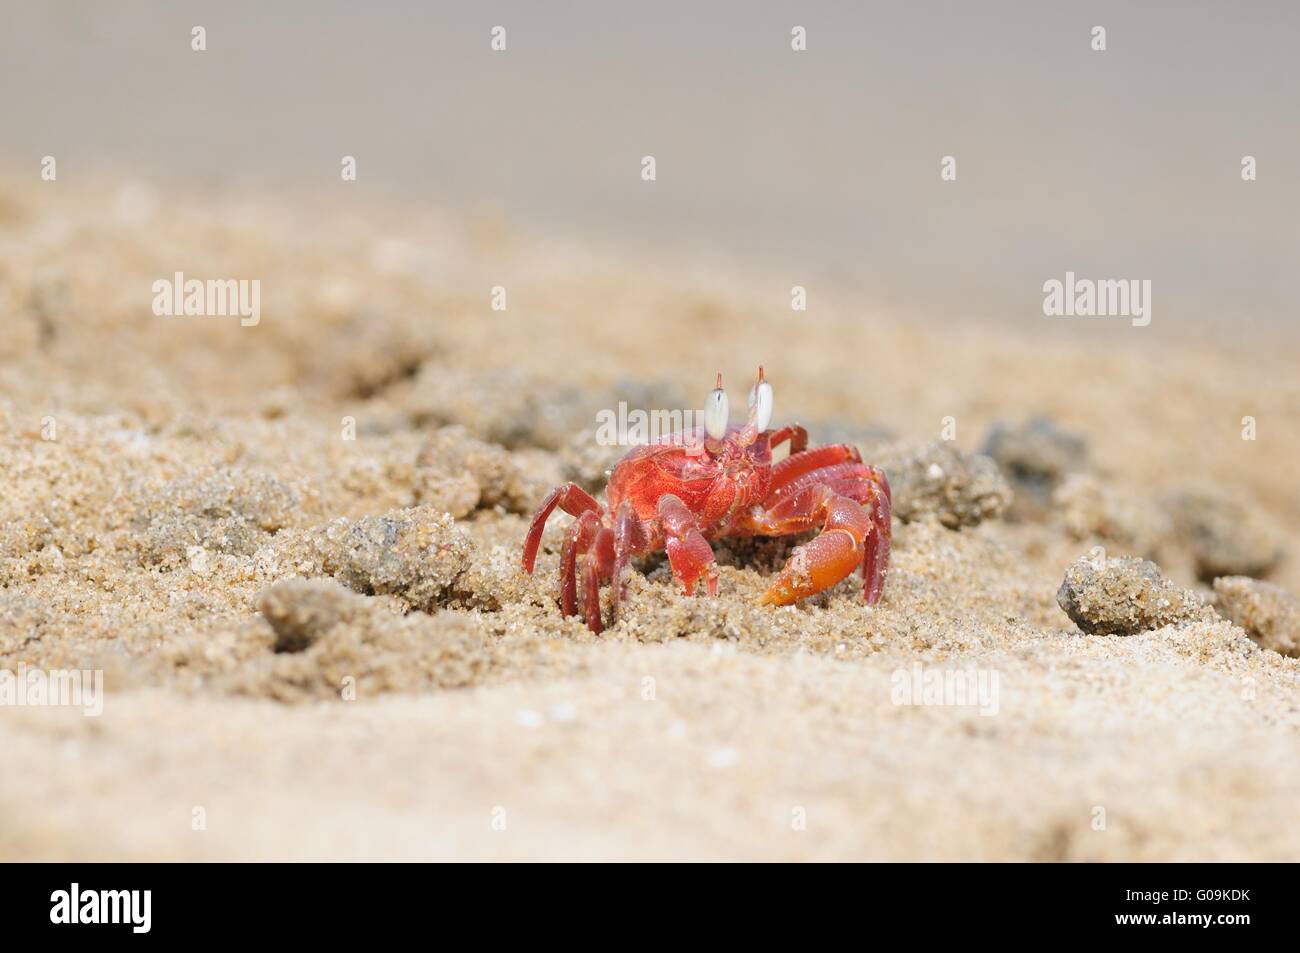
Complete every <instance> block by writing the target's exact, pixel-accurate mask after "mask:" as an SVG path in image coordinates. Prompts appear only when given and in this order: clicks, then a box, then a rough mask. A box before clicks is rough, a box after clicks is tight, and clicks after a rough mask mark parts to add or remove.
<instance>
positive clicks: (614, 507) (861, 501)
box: [523, 367, 890, 632]
mask: <svg viewBox="0 0 1300 953" xmlns="http://www.w3.org/2000/svg"><path fill="white" fill-rule="evenodd" d="M771 418H772V385H771V384H770V383H768V382H767V381H766V380H765V379H764V377H763V368H761V367H760V368H759V369H758V382H757V383H756V384H755V385H754V388H753V390H752V391H751V392H750V397H749V422H748V423H746V424H745V425H744V426H743V427H735V426H728V424H727V394H726V392H725V391H724V390H723V389H722V375H721V374H719V375H718V385H717V388H716V389H715V390H714V391H713V392H712V393H711V394H710V395H709V400H708V404H707V406H706V409H705V412H704V426H703V427H695V428H692V429H690V430H684V431H682V432H679V433H675V434H672V435H671V436H668V437H664V438H662V439H660V440H658V441H657V442H654V443H650V444H646V445H644V446H639V447H636V448H635V449H633V450H632V451H631V452H629V453H628V455H627V456H625V457H624V458H623V459H622V460H621V461H619V463H618V465H617V466H616V467H614V470H613V472H612V474H611V475H610V479H609V485H608V486H607V487H606V489H605V496H606V498H607V500H608V502H609V511H608V513H607V512H606V511H605V510H603V509H602V508H601V505H600V504H599V503H598V502H596V500H595V499H594V498H593V497H592V496H591V495H590V494H589V493H587V492H586V491H585V490H583V489H582V488H581V487H579V486H578V485H577V484H574V483H566V484H564V485H563V486H557V487H556V488H555V489H554V490H552V491H551V492H550V494H549V495H548V496H547V497H546V500H545V501H544V502H543V503H542V505H541V508H540V509H538V511H537V515H536V516H534V517H533V522H532V525H531V526H530V527H529V529H528V536H527V538H526V539H525V540H524V557H523V568H524V571H525V572H528V573H531V572H532V571H533V566H534V564H535V562H536V560H537V548H538V546H539V545H540V544H541V540H542V530H543V529H545V527H546V520H547V518H548V517H549V516H550V515H551V513H552V512H554V510H555V508H556V507H557V506H558V507H559V508H560V509H562V510H563V511H564V512H566V513H568V514H569V515H571V516H574V517H577V519H576V520H575V521H574V522H573V524H572V525H571V526H570V527H569V531H568V535H567V536H566V537H565V539H564V546H563V548H562V549H561V551H560V611H561V612H562V613H563V614H564V615H566V616H568V615H573V614H574V613H576V612H577V611H578V566H577V563H578V557H579V556H581V557H582V602H583V616H584V618H585V619H586V622H587V625H588V627H589V628H590V629H591V630H592V631H593V632H600V631H601V629H603V628H604V624H603V622H602V620H601V610H600V583H601V581H602V580H605V579H610V580H612V588H613V602H614V617H615V619H617V617H618V604H619V599H620V597H621V595H622V591H621V590H622V586H621V582H620V581H621V579H622V573H623V570H624V568H626V566H627V564H628V560H629V559H630V558H631V557H632V556H636V555H640V554H642V553H648V552H652V551H655V550H659V549H666V550H667V551H668V563H669V565H670V567H671V568H672V573H673V576H674V577H675V578H676V579H677V581H678V582H680V583H681V584H682V587H683V589H684V590H685V592H686V594H687V595H690V594H691V593H692V592H694V590H695V584H696V583H697V582H698V581H699V580H700V578H701V577H704V578H705V580H706V585H707V587H708V591H709V595H716V594H717V591H718V574H717V570H716V569H714V565H713V550H712V548H711V547H710V546H709V540H711V539H720V538H722V537H724V536H787V535H790V534H794V533H802V532H805V531H806V530H809V529H812V528H813V527H815V526H818V525H820V526H821V532H820V533H819V534H818V535H817V536H816V537H814V538H813V539H811V540H809V541H808V542H806V543H803V544H802V545H800V546H798V547H796V548H795V550H794V552H793V553H791V554H790V559H789V560H788V561H787V562H786V564H785V567H784V568H783V569H782V570H781V572H780V573H779V574H778V575H777V576H776V579H775V580H773V582H772V585H771V586H770V587H769V588H768V590H767V592H765V593H764V594H763V598H762V600H761V601H762V604H764V605H779V606H784V605H789V604H790V603H792V602H794V601H795V600H797V599H802V598H803V597H805V596H810V595H812V594H813V593H815V592H821V591H822V590H823V589H827V588H829V587H830V586H833V585H835V584H836V583H837V582H839V581H840V580H841V579H844V578H845V577H846V576H848V575H849V573H851V572H853V570H854V569H855V568H857V567H858V566H859V565H861V566H862V577H863V597H864V598H865V599H866V601H867V604H868V605H874V604H875V603H876V602H877V601H878V600H879V599H880V592H881V589H882V588H883V587H884V584H885V573H886V571H887V570H888V568H889V535H890V497H889V481H888V480H887V479H886V478H885V474H884V471H882V470H880V469H878V468H876V467H873V466H868V465H867V464H865V463H863V462H862V455H861V454H860V453H858V450H857V448H856V447H853V446H850V445H848V444H832V445H830V446H826V447H816V448H814V449H811V450H809V449H808V432H807V431H806V430H804V428H803V427H801V426H799V425H798V424H791V425H789V426H786V427H782V428H780V429H779V430H768V429H767V426H768V423H769V422H770V421H771ZM787 440H788V441H789V442H790V455H789V456H788V457H786V458H785V459H784V460H782V461H781V462H780V463H777V464H775V465H773V463H772V448H773V447H776V446H778V445H780V444H781V443H784V442H785V441H787ZM609 514H613V518H612V521H611V519H610V516H609Z"/></svg>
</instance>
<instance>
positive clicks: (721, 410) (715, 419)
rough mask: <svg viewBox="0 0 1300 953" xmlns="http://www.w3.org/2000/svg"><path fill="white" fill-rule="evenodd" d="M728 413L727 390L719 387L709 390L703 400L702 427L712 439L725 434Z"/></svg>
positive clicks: (718, 438)
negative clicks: (706, 397) (705, 398)
mask: <svg viewBox="0 0 1300 953" xmlns="http://www.w3.org/2000/svg"><path fill="white" fill-rule="evenodd" d="M729 413H730V408H729V407H728V406H727V392H726V391H725V390H723V389H722V388H721V387H715V388H714V389H713V390H711V391H709V396H708V399H707V400H705V402H704V429H705V431H706V432H707V433H708V435H709V436H710V437H712V438H713V439H714V440H721V439H722V438H723V437H725V436H726V435H727V417H728V415H729Z"/></svg>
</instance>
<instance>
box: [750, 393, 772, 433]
mask: <svg viewBox="0 0 1300 953" xmlns="http://www.w3.org/2000/svg"><path fill="white" fill-rule="evenodd" d="M772 399H773V394H772V385H771V384H769V383H768V382H767V381H765V380H760V381H759V382H758V383H757V384H755V385H754V387H753V389H752V390H751V391H750V392H749V412H750V414H751V415H753V418H754V427H755V429H757V430H759V431H763V430H766V429H767V425H768V424H770V423H771V422H772Z"/></svg>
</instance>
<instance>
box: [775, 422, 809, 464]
mask: <svg viewBox="0 0 1300 953" xmlns="http://www.w3.org/2000/svg"><path fill="white" fill-rule="evenodd" d="M787 440H789V441H790V456H791V457H793V456H794V455H795V454H796V453H803V452H804V451H805V450H807V449H808V431H807V430H804V428H803V427H801V426H799V425H798V424H789V425H787V426H785V427H782V428H781V429H780V430H773V431H772V433H771V436H769V437H768V440H767V445H768V446H769V447H771V448H772V449H774V450H775V449H776V448H777V447H779V446H780V445H781V444H783V443H785V442H786V441H787ZM787 459H788V458H787Z"/></svg>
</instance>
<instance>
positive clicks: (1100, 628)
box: [1056, 553, 1213, 635]
mask: <svg viewBox="0 0 1300 953" xmlns="http://www.w3.org/2000/svg"><path fill="white" fill-rule="evenodd" d="M1056 599H1057V602H1059V603H1060V605H1061V608H1062V609H1063V610H1064V611H1065V613H1066V615H1068V616H1069V617H1070V619H1071V620H1072V621H1073V622H1074V624H1075V625H1077V626H1078V627H1079V628H1080V629H1082V630H1083V631H1084V632H1087V633H1088V634H1090V635H1135V634H1137V633H1139V632H1146V631H1150V630H1152V629H1158V628H1161V627H1162V626H1166V625H1176V624H1178V623H1183V622H1190V621H1211V620H1213V614H1212V613H1211V611H1210V610H1209V609H1208V608H1207V607H1206V605H1205V602H1204V599H1203V598H1202V597H1201V596H1200V595H1199V594H1197V593H1195V592H1191V591H1189V590H1187V589H1182V588H1180V587H1179V586H1177V585H1175V584H1174V583H1172V582H1170V581H1169V580H1168V579H1166V578H1165V577H1164V576H1163V575H1162V574H1161V572H1160V567H1159V566H1157V565H1156V564H1155V563H1153V562H1150V561H1148V560H1145V559H1138V558H1136V557H1131V556H1120V557H1112V558H1107V557H1106V556H1105V555H1104V554H1101V553H1098V554H1095V555H1089V556H1083V557H1080V558H1079V559H1078V560H1076V561H1075V562H1074V563H1072V564H1071V565H1070V567H1069V568H1068V569H1067V570H1066V571H1065V580H1064V581H1063V582H1062V583H1061V588H1060V590H1059V591H1058V592H1057V594H1056Z"/></svg>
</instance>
